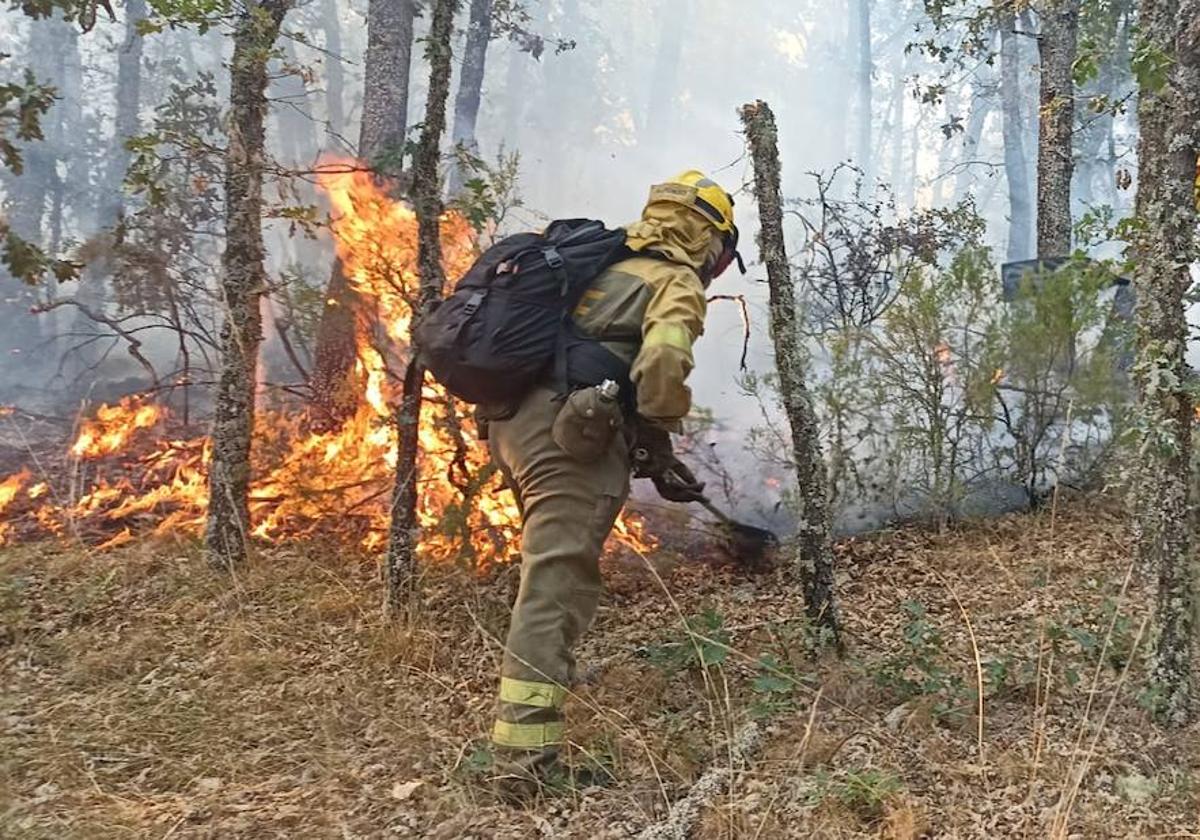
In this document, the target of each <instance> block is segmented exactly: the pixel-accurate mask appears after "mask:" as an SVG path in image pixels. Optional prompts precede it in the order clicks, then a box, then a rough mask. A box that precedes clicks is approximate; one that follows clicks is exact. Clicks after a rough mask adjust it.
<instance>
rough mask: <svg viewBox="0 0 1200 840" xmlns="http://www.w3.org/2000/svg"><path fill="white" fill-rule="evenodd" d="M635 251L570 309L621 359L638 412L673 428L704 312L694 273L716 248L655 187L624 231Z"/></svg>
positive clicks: (687, 406) (704, 226)
mask: <svg viewBox="0 0 1200 840" xmlns="http://www.w3.org/2000/svg"><path fill="white" fill-rule="evenodd" d="M626 233H627V236H628V239H627V240H626V241H627V243H628V245H629V247H630V248H632V249H633V250H634V251H637V252H639V253H644V254H649V253H653V254H655V255H656V256H654V257H649V256H636V257H632V258H630V259H626V260H622V261H621V262H618V263H615V264H614V265H612V266H611V267H610V268H608V269H607V270H606V271H605V272H604V273H603V274H601V275H600V276H599V277H597V278H596V279H595V280H594V281H592V284H591V285H590V287H589V288H588V290H587V291H586V292H584V295H583V298H582V299H581V300H580V302H579V306H578V307H577V308H576V310H575V312H574V318H575V323H576V325H577V326H578V328H579V329H580V331H581V332H583V333H584V334H585V335H588V336H590V337H592V338H595V339H597V340H599V341H600V342H601V343H602V344H603V345H604V346H605V347H607V348H608V349H609V350H610V351H612V352H613V353H615V354H616V355H617V356H619V357H621V359H623V360H624V361H625V362H627V363H629V364H630V366H631V369H630V379H632V381H633V384H634V388H635V390H636V397H637V409H638V413H639V414H640V415H641V416H642V417H644V418H646V419H647V420H649V421H651V422H652V423H654V424H655V425H658V426H661V427H662V428H665V429H667V430H669V431H679V429H680V422H679V421H680V420H681V419H682V418H683V417H684V416H685V415H686V414H687V413H688V412H689V411H690V410H691V407H692V391H691V389H690V388H689V387H688V386H687V377H688V374H689V373H691V371H692V367H693V361H692V345H693V343H695V341H696V339H697V338H699V337H700V335H701V334H702V333H703V332H704V315H705V311H706V309H707V300H706V298H705V290H704V284H703V283H702V282H701V279H700V273H701V270H702V269H703V267H704V266H705V264H706V263H707V262H709V261H711V260H712V259H713V258H714V257H715V256H716V254H717V253H719V251H720V249H721V238H720V234H719V233H718V232H717V231H716V229H715V228H713V226H712V225H711V224H710V223H709V222H708V221H707V220H705V218H704V217H703V216H701V215H700V214H699V213H698V212H697V211H695V210H692V209H690V208H688V207H686V206H684V205H682V204H679V203H677V202H676V201H672V200H666V199H664V198H663V197H662V196H661V195H660V194H659V193H658V192H657V188H654V189H651V191H650V201H649V203H648V204H647V205H646V208H645V210H643V211H642V218H641V220H640V221H637V222H634V223H633V224H631V225H629V226H628V227H627V228H626Z"/></svg>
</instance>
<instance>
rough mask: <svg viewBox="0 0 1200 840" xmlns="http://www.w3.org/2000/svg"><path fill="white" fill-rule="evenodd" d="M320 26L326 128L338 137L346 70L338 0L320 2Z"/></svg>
mask: <svg viewBox="0 0 1200 840" xmlns="http://www.w3.org/2000/svg"><path fill="white" fill-rule="evenodd" d="M321 28H322V29H324V30H325V53H326V55H325V119H326V120H328V121H329V126H328V128H327V130H328V131H329V132H330V133H332V134H333V135H334V136H335V137H340V136H341V135H342V133H343V132H345V130H346V111H345V108H343V107H342V98H343V97H344V96H345V94H346V71H345V69H344V68H343V67H342V61H343V59H342V25H341V21H339V20H338V0H325V2H324V3H322V4H321Z"/></svg>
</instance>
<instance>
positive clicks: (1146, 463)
mask: <svg viewBox="0 0 1200 840" xmlns="http://www.w3.org/2000/svg"><path fill="white" fill-rule="evenodd" d="M1140 27H1141V29H1142V38H1143V39H1144V40H1143V49H1144V50H1145V51H1146V52H1147V54H1148V55H1152V56H1156V57H1158V59H1159V60H1161V64H1162V66H1163V67H1164V68H1165V70H1164V72H1163V73H1162V74H1159V73H1145V74H1142V78H1141V87H1140V91H1139V99H1138V122H1139V123H1140V126H1141V136H1140V138H1139V142H1138V191H1137V218H1138V220H1139V222H1140V225H1139V229H1138V237H1137V241H1136V243H1135V245H1136V255H1137V263H1136V269H1135V271H1136V274H1135V286H1136V288H1137V345H1138V363H1137V365H1136V367H1135V375H1136V377H1137V384H1138V395H1139V407H1140V414H1141V418H1140V422H1139V423H1138V428H1139V431H1140V433H1141V440H1140V446H1139V447H1138V449H1139V452H1140V456H1141V464H1140V466H1141V470H1140V472H1141V476H1140V478H1141V480H1140V481H1139V482H1138V485H1137V488H1136V491H1135V492H1136V494H1137V496H1136V498H1135V503H1134V506H1133V507H1134V512H1135V520H1134V536H1135V538H1136V550H1137V556H1138V560H1139V561H1140V563H1141V566H1142V568H1143V569H1144V570H1146V571H1147V572H1156V573H1157V575H1158V598H1157V604H1156V611H1155V618H1156V630H1157V648H1156V655H1155V662H1154V681H1155V683H1156V684H1157V686H1158V688H1159V689H1160V690H1161V701H1162V702H1161V705H1160V707H1159V708H1158V712H1159V717H1160V719H1161V720H1162V721H1163V722H1165V723H1168V724H1172V725H1182V724H1184V723H1186V722H1187V721H1188V720H1189V718H1190V705H1191V678H1192V673H1191V672H1192V652H1193V646H1194V642H1193V626H1194V621H1195V615H1194V609H1195V589H1194V587H1195V581H1194V579H1193V578H1194V575H1193V572H1192V569H1193V551H1194V546H1193V545H1192V528H1193V514H1192V511H1191V504H1190V487H1191V454H1192V422H1193V415H1194V408H1193V397H1192V392H1191V377H1192V373H1191V371H1190V370H1189V368H1188V364H1187V360H1186V352H1187V344H1188V323H1187V307H1188V291H1189V289H1190V287H1191V276H1190V263H1192V262H1193V261H1195V260H1196V258H1197V236H1196V223H1197V212H1196V197H1195V195H1194V192H1193V190H1194V185H1193V182H1194V179H1195V177H1196V163H1197V156H1198V155H1200V134H1198V133H1197V132H1198V131H1200V129H1198V126H1200V0H1183V2H1181V0H1143V2H1142V4H1141V19H1140Z"/></svg>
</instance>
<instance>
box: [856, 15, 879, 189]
mask: <svg viewBox="0 0 1200 840" xmlns="http://www.w3.org/2000/svg"><path fill="white" fill-rule="evenodd" d="M853 2H854V24H853V25H854V34H853V38H854V45H855V49H856V52H857V56H856V60H855V65H854V88H855V96H854V98H855V107H856V109H857V117H856V121H855V129H854V162H855V163H856V164H858V167H859V168H860V169H862V171H863V175H864V178H865V180H866V182H867V183H868V184H869V183H870V182H871V179H872V177H873V175H874V171H875V166H874V161H873V160H872V156H871V62H872V57H871V0H853Z"/></svg>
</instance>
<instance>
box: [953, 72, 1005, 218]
mask: <svg viewBox="0 0 1200 840" xmlns="http://www.w3.org/2000/svg"><path fill="white" fill-rule="evenodd" d="M985 72H986V71H985V69H984V68H980V69H979V70H978V71H976V73H975V77H974V79H973V80H972V82H971V104H970V106H969V109H968V111H967V126H966V129H965V130H964V131H963V138H962V152H961V154H960V155H959V166H958V172H957V173H955V177H954V194H953V195H952V196H951V197H950V200H951V201H952V202H954V201H962V199H963V196H964V195H966V194H967V193H968V192H970V191H971V187H972V186H973V184H974V179H973V178H972V177H971V162H972V161H973V160H975V155H976V154H978V152H979V141H980V139H981V138H982V137H983V127H984V126H985V125H986V124H987V118H988V115H989V114H991V113H992V106H993V104H994V103H995V87H994V85H995V79H994V78H990V77H989V78H985V77H984V75H983V74H984V73H985ZM989 76H990V74H989Z"/></svg>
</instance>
